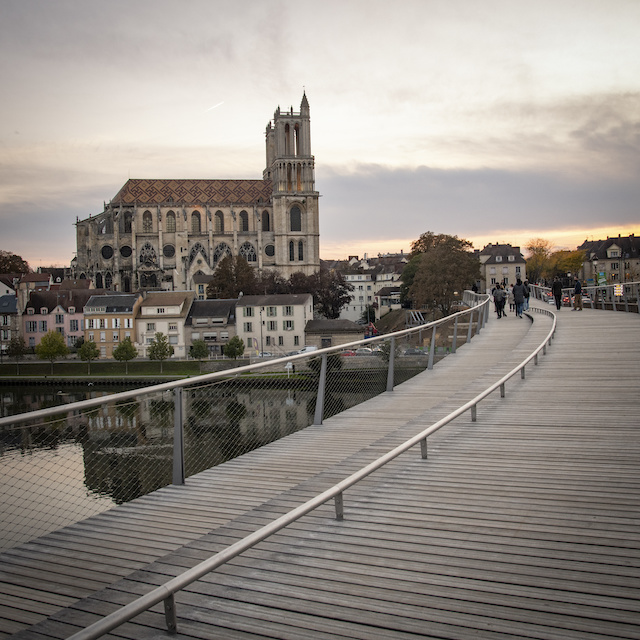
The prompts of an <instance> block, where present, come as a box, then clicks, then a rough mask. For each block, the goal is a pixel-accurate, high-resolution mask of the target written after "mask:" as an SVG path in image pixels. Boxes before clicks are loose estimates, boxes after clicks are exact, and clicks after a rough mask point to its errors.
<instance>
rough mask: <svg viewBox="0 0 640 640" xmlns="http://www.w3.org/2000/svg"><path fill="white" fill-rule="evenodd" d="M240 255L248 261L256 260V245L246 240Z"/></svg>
mask: <svg viewBox="0 0 640 640" xmlns="http://www.w3.org/2000/svg"><path fill="white" fill-rule="evenodd" d="M240 255H241V256H242V257H243V258H244V259H245V260H246V261H247V262H255V261H256V260H257V256H256V250H255V248H254V246H253V245H252V244H251V243H250V242H245V243H244V244H243V245H242V246H241V247H240Z"/></svg>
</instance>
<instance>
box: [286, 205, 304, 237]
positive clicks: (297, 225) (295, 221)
mask: <svg viewBox="0 0 640 640" xmlns="http://www.w3.org/2000/svg"><path fill="white" fill-rule="evenodd" d="M289 229H290V231H302V213H301V212H300V207H298V206H296V205H294V206H293V207H291V211H290V212H289Z"/></svg>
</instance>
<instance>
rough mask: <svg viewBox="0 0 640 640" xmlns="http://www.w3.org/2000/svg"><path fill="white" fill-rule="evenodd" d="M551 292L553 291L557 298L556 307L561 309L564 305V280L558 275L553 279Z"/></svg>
mask: <svg viewBox="0 0 640 640" xmlns="http://www.w3.org/2000/svg"><path fill="white" fill-rule="evenodd" d="M551 293H553V297H554V298H555V299H556V309H558V311H560V307H561V306H562V282H560V278H558V276H556V277H555V278H554V279H553V284H552V285H551Z"/></svg>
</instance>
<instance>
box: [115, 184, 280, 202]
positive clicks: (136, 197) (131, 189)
mask: <svg viewBox="0 0 640 640" xmlns="http://www.w3.org/2000/svg"><path fill="white" fill-rule="evenodd" d="M271 195H272V186H271V181H270V180H138V179H130V180H127V182H126V183H125V184H124V186H123V187H122V189H120V191H118V193H117V194H116V197H115V198H114V199H113V200H112V201H111V204H112V205H114V204H116V205H118V204H137V205H145V204H149V205H151V204H161V203H174V204H182V205H194V204H195V205H203V204H210V205H216V204H218V205H223V204H246V205H251V204H258V203H262V204H266V203H267V202H269V201H270V200H271Z"/></svg>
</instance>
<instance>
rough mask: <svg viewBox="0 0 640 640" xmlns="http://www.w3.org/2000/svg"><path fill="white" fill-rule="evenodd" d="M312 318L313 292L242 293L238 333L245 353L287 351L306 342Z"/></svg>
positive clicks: (237, 310)
mask: <svg viewBox="0 0 640 640" xmlns="http://www.w3.org/2000/svg"><path fill="white" fill-rule="evenodd" d="M309 320H313V296H312V295H311V294H310V293H296V294H277V295H265V296H243V297H241V298H239V299H238V302H237V303H236V335H238V336H239V337H240V338H241V339H242V341H243V342H244V345H245V354H247V355H257V354H258V353H260V352H264V351H268V352H270V353H273V355H278V356H280V355H285V354H286V353H288V352H291V351H297V350H298V349H301V348H302V347H304V346H305V343H304V340H305V334H304V330H305V327H306V326H307V322H309Z"/></svg>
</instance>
